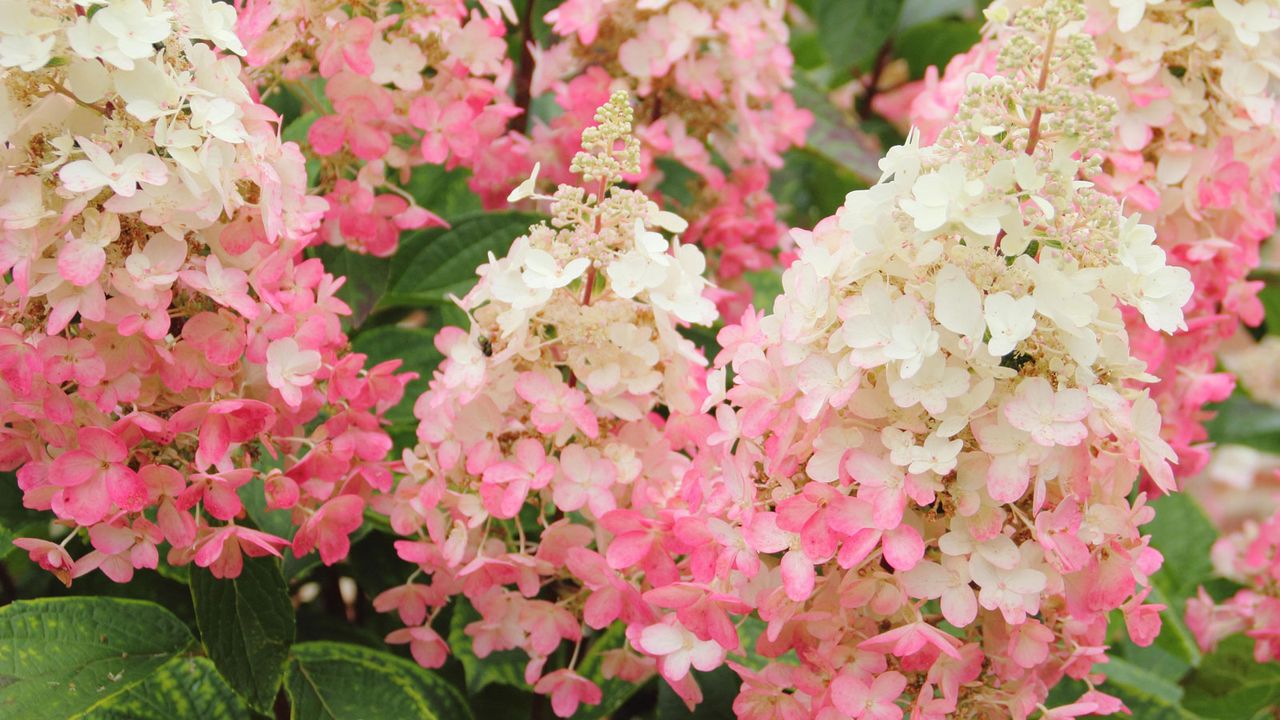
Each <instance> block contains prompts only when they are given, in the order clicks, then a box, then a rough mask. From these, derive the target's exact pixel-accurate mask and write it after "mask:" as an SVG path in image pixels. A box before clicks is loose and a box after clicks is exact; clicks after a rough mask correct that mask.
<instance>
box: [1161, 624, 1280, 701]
mask: <svg viewBox="0 0 1280 720" xmlns="http://www.w3.org/2000/svg"><path fill="white" fill-rule="evenodd" d="M1186 690H1187V696H1186V700H1184V704H1185V705H1186V706H1187V708H1189V709H1191V710H1193V711H1195V712H1197V713H1199V714H1200V715H1202V716H1204V717H1206V718H1214V719H1215V720H1216V719H1218V718H1221V719H1222V720H1247V718H1251V717H1254V716H1255V715H1257V714H1258V713H1260V712H1261V711H1262V710H1264V709H1267V708H1271V707H1275V706H1276V705H1280V665H1278V664H1276V663H1257V662H1255V661H1254V659H1253V640H1251V639H1250V638H1247V637H1245V636H1244V635H1234V636H1232V637H1229V638H1227V639H1226V640H1224V641H1223V642H1222V644H1220V645H1219V646H1218V648H1217V649H1216V650H1214V652H1212V653H1210V654H1208V655H1206V656H1205V657H1204V661H1203V662H1202V663H1201V665H1200V667H1199V668H1197V669H1196V671H1195V672H1194V673H1192V674H1191V676H1190V677H1189V678H1187V681H1186Z"/></svg>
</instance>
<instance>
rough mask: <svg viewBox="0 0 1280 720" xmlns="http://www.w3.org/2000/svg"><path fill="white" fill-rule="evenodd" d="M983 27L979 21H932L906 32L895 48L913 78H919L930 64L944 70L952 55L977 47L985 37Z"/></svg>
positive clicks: (901, 35) (897, 41)
mask: <svg viewBox="0 0 1280 720" xmlns="http://www.w3.org/2000/svg"><path fill="white" fill-rule="evenodd" d="M981 28H982V23H981V22H979V21H976V20H953V19H940V20H931V21H929V22H926V23H921V24H919V25H915V26H913V27H910V28H908V29H906V30H904V31H902V32H901V33H900V34H899V35H898V37H897V39H896V40H895V41H894V51H895V52H896V53H897V55H898V57H900V58H903V59H905V60H906V61H907V67H908V68H910V70H911V77H912V79H914V80H919V79H920V78H922V77H924V73H925V70H926V69H927V68H928V67H929V66H930V65H934V66H936V67H937V68H938V69H939V71H941V70H942V69H943V68H945V67H946V66H947V63H948V62H949V61H950V60H951V58H952V57H954V56H956V55H959V54H960V53H962V52H965V51H967V50H968V49H969V48H971V47H973V46H974V44H975V43H977V42H978V40H979V39H981V37H982V31H981Z"/></svg>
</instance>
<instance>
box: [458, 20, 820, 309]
mask: <svg viewBox="0 0 1280 720" xmlns="http://www.w3.org/2000/svg"><path fill="white" fill-rule="evenodd" d="M783 13H784V4H783V3H777V2H772V1H768V0H727V1H726V0H676V1H675V2H669V1H668V0H566V2H563V3H561V4H560V5H559V6H557V7H556V8H555V9H554V10H552V11H551V12H549V13H547V15H546V21H547V22H548V23H549V24H550V25H551V29H552V30H553V31H554V32H555V33H557V35H558V37H557V39H556V40H555V41H554V42H552V43H551V44H550V46H548V47H541V48H533V50H534V55H535V57H536V66H535V70H534V72H533V74H532V76H531V77H530V78H529V82H530V87H529V94H530V95H532V96H533V97H539V96H542V95H545V94H547V93H551V94H552V96H553V97H554V99H555V101H556V104H557V105H558V106H559V108H560V109H561V110H562V112H561V114H559V115H557V116H556V117H554V118H553V119H551V120H549V121H543V120H541V119H538V118H531V119H530V122H531V123H532V124H531V126H530V127H529V130H528V133H527V135H517V134H512V135H511V136H509V137H507V138H506V139H505V140H504V141H502V142H503V146H502V150H503V151H502V152H495V153H492V154H491V155H489V156H487V157H486V158H485V164H482V165H479V166H477V167H475V173H476V175H475V181H474V182H473V187H475V189H476V190H477V191H478V192H480V193H481V194H482V195H484V196H485V197H486V198H487V199H488V201H489V202H490V203H491V204H492V203H500V202H501V201H502V199H503V197H504V196H505V194H506V191H507V188H509V187H510V185H511V183H512V182H513V179H515V178H520V177H524V176H526V175H528V174H529V172H530V168H531V167H533V166H534V165H535V164H537V165H538V166H539V167H540V168H542V169H544V170H545V171H546V180H547V181H548V182H549V183H550V184H552V185H554V184H557V183H562V182H570V181H572V177H571V176H570V175H568V174H567V173H566V170H567V168H568V161H569V159H570V158H572V157H573V155H574V153H575V152H577V148H578V138H579V136H580V135H581V133H582V130H583V128H585V127H587V126H589V125H590V124H591V121H592V116H593V113H594V112H595V108H596V107H597V106H599V105H600V104H601V103H603V102H605V101H606V100H607V99H608V97H609V94H610V92H611V91H613V90H615V89H625V90H627V91H629V92H631V93H632V94H633V95H635V96H636V97H637V98H638V108H637V111H636V112H637V117H638V121H637V134H638V135H639V137H640V139H641V161H640V171H639V172H638V173H636V174H634V175H631V176H628V177H627V180H629V181H632V182H638V183H640V186H641V189H643V190H645V191H647V192H649V193H650V194H651V195H652V194H653V193H654V191H655V190H656V188H657V187H658V185H659V183H660V182H661V181H662V180H663V177H664V176H663V173H662V172H660V171H659V170H657V169H655V167H654V162H655V161H656V160H657V159H667V160H673V161H676V162H678V163H680V164H681V165H683V166H684V167H686V168H688V169H689V170H691V171H693V173H694V174H695V179H694V180H692V181H691V188H690V191H691V194H692V197H693V199H692V202H691V203H690V204H688V205H687V206H682V207H679V208H678V209H679V211H680V212H681V214H682V215H684V216H685V217H688V218H692V219H693V220H692V224H691V227H690V228H689V229H688V231H687V232H686V233H685V235H684V239H685V240H686V241H689V242H695V243H697V244H699V245H701V246H702V247H703V249H704V250H705V252H706V253H707V256H708V260H709V262H710V264H711V267H712V276H713V278H714V280H715V281H716V283H717V284H718V285H719V287H720V288H721V289H722V290H724V293H723V294H721V295H720V296H719V299H720V301H721V303H720V304H721V307H722V308H737V309H738V311H739V312H740V311H741V308H742V307H743V306H745V303H746V302H747V301H748V300H749V299H750V295H751V291H750V287H749V286H748V285H747V284H746V282H745V280H744V279H742V278H741V277H740V276H741V275H742V274H743V273H744V272H746V271H748V270H760V269H763V268H766V267H772V266H773V265H774V264H775V263H776V261H775V259H774V255H775V250H776V248H777V246H778V243H779V241H780V239H781V238H782V237H783V234H784V227H783V226H782V224H781V223H779V221H778V220H777V218H776V216H775V203H774V200H773V198H772V197H771V196H770V194H769V192H768V183H769V170H770V169H771V168H776V167H778V166H780V165H781V162H782V160H781V153H782V152H783V151H785V150H786V149H788V148H790V147H792V146H794V145H798V144H800V143H802V142H803V140H804V133H805V130H806V129H807V128H808V126H809V125H810V123H811V122H812V116H811V115H810V113H808V111H805V110H801V109H798V108H797V107H796V105H795V101H794V100H793V99H792V97H791V95H790V94H789V93H788V92H787V89H788V88H789V87H790V86H791V68H792V56H791V51H790V49H789V48H788V46H787V38H788V29H787V26H786V24H785V22H784V19H783ZM735 316H736V313H735Z"/></svg>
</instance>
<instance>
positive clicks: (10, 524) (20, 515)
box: [0, 472, 49, 560]
mask: <svg viewBox="0 0 1280 720" xmlns="http://www.w3.org/2000/svg"><path fill="white" fill-rule="evenodd" d="M37 525H41V526H43V529H44V530H46V531H47V530H48V526H49V518H48V517H46V516H44V515H42V514H41V513H38V512H36V511H35V510H28V509H27V508H25V507H23V505H22V488H20V487H18V478H17V476H16V475H14V474H13V473H12V472H0V560H3V559H4V558H5V556H6V555H8V554H9V553H10V552H12V551H13V550H14V545H13V540H14V538H17V537H21V536H22V535H24V534H25V533H26V532H28V531H29V529H35V526H37Z"/></svg>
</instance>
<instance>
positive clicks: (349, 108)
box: [236, 0, 520, 256]
mask: <svg viewBox="0 0 1280 720" xmlns="http://www.w3.org/2000/svg"><path fill="white" fill-rule="evenodd" d="M236 5H237V7H238V8H239V10H240V15H239V20H238V22H237V24H236V31H237V33H238V34H239V37H240V39H241V41H242V42H243V43H244V45H245V47H246V49H247V51H248V52H247V54H246V56H245V59H246V61H247V63H248V65H249V66H250V68H252V70H251V77H252V78H253V79H254V81H255V83H256V84H257V85H258V86H259V87H260V88H263V90H262V92H263V94H264V95H267V94H270V93H272V92H275V91H277V90H278V89H282V88H283V87H285V86H287V87H288V88H289V89H290V90H292V91H293V92H295V93H296V94H298V95H301V96H303V97H307V98H310V100H309V102H308V104H309V105H310V108H311V110H312V111H313V112H317V113H320V117H318V118H317V119H316V120H315V122H314V123H313V124H312V125H311V126H310V128H309V129H308V131H307V140H308V143H307V150H308V152H309V154H311V155H313V156H314V157H315V158H316V159H317V160H319V163H320V169H319V178H318V181H317V184H318V190H319V192H320V193H321V194H323V195H324V196H325V197H327V198H328V199H329V212H328V214H327V215H326V216H325V221H324V225H323V227H322V229H321V232H320V233H319V234H318V235H317V242H326V243H329V244H332V245H344V246H346V247H348V248H350V249H352V250H356V251H358V252H367V253H371V254H373V255H378V256H387V255H391V254H392V253H393V252H395V249H396V246H397V241H398V237H399V233H400V231H402V230H408V229H413V228H421V227H427V226H431V225H442V224H444V223H443V221H442V220H441V219H440V218H439V217H438V216H436V215H435V214H434V213H433V212H431V211H430V209H427V208H422V207H420V206H418V204H417V203H416V202H415V201H414V199H413V197H412V196H411V195H409V194H408V193H407V192H405V191H404V190H403V189H402V186H404V185H405V184H407V183H408V182H409V178H410V175H411V173H412V171H413V169H414V168H415V167H417V166H420V165H424V164H433V165H445V166H446V167H449V168H453V167H456V166H459V165H461V166H464V167H466V166H471V165H472V164H475V163H478V162H480V158H481V156H482V154H484V153H486V152H487V151H488V150H489V148H490V146H491V144H492V143H493V142H494V141H495V140H497V139H498V138H499V137H500V136H502V135H503V134H504V133H505V132H506V130H507V123H508V121H509V120H510V119H511V118H512V117H513V116H515V115H518V114H519V112H520V110H519V109H518V108H517V107H516V106H515V105H514V104H513V103H512V102H511V98H510V97H509V96H508V94H507V86H508V84H509V82H510V78H511V72H512V67H511V61H510V60H508V59H507V42H506V40H505V39H504V35H505V34H506V24H505V23H504V21H503V18H504V16H505V17H506V18H508V19H510V20H511V21H512V22H514V21H515V13H514V11H513V9H512V7H511V2H510V0H484V2H482V3H480V5H481V6H482V10H483V12H482V11H481V10H476V9H469V8H468V7H467V3H465V2H463V1H462V0H446V1H444V2H394V1H392V0H377V1H375V2H360V3H349V2H344V1H342V0H319V1H315V0H312V1H309V2H302V3H299V2H289V1H287V0H237V3H236ZM317 90H320V93H317ZM320 94H323V100H322V99H321V98H320V96H319V95H320ZM330 108H331V111H329V110H330Z"/></svg>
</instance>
